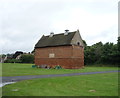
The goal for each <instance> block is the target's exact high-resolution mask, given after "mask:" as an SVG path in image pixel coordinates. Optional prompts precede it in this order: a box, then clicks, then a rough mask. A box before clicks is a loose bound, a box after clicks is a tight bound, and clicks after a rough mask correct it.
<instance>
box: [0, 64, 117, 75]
mask: <svg viewBox="0 0 120 98" xmlns="http://www.w3.org/2000/svg"><path fill="white" fill-rule="evenodd" d="M32 65H33V64H20V63H3V64H2V65H0V66H2V76H24V75H45V74H64V73H80V72H95V71H110V70H118V67H87V66H85V68H84V69H58V70H57V69H40V68H32Z"/></svg>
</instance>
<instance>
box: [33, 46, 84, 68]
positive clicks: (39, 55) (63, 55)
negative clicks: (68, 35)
mask: <svg viewBox="0 0 120 98" xmlns="http://www.w3.org/2000/svg"><path fill="white" fill-rule="evenodd" d="M49 53H54V54H55V57H54V58H49ZM35 64H36V65H48V66H51V67H54V66H56V65H60V66H62V67H63V68H81V67H83V66H84V50H83V48H82V47H80V46H60V47H47V48H36V49H35Z"/></svg>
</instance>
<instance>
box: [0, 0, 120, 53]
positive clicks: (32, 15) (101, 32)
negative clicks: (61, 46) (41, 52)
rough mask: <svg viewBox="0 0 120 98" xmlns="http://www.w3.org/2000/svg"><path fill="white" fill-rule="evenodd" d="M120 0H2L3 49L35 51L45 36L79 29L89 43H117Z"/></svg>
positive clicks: (0, 39) (0, 36) (0, 32)
mask: <svg viewBox="0 0 120 98" xmlns="http://www.w3.org/2000/svg"><path fill="white" fill-rule="evenodd" d="M118 1H119V0H0V48H1V49H2V50H1V51H0V54H1V53H5V54H6V53H15V52H16V51H23V52H31V51H32V50H33V49H34V46H35V44H36V43H37V41H38V40H39V39H40V38H41V36H42V35H49V34H50V32H54V33H55V34H57V33H63V32H64V30H65V29H69V30H70V31H76V30H77V29H79V31H80V34H81V36H82V39H83V40H85V41H86V42H87V44H88V45H92V44H95V43H97V42H99V41H102V42H103V43H106V42H113V43H115V44H116V43H117V37H118Z"/></svg>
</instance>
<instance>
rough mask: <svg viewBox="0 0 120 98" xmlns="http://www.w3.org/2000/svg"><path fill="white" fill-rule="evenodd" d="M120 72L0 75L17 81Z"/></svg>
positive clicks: (7, 79) (3, 80)
mask: <svg viewBox="0 0 120 98" xmlns="http://www.w3.org/2000/svg"><path fill="white" fill-rule="evenodd" d="M112 72H120V71H118V70H114V71H99V72H85V73H68V74H50V75H27V76H12V77H11V76H10V77H0V79H2V82H3V83H4V82H17V81H21V80H29V79H34V78H48V77H64V76H76V75H88V74H100V73H112Z"/></svg>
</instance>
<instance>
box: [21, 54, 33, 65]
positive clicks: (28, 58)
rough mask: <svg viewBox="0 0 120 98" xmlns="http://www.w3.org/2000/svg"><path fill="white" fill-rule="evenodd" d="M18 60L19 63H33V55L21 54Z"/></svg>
mask: <svg viewBox="0 0 120 98" xmlns="http://www.w3.org/2000/svg"><path fill="white" fill-rule="evenodd" d="M20 60H21V63H34V55H31V54H23V55H22V56H21V58H20Z"/></svg>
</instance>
